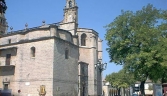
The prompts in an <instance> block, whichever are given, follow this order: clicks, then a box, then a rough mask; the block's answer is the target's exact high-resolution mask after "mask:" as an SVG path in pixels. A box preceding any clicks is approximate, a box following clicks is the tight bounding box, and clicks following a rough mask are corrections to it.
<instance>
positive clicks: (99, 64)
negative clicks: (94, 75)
mask: <svg viewBox="0 0 167 96" xmlns="http://www.w3.org/2000/svg"><path fill="white" fill-rule="evenodd" d="M96 68H97V69H99V72H100V75H101V84H100V87H101V95H102V94H103V92H102V85H103V84H102V83H103V82H102V72H103V71H104V70H106V68H107V63H103V62H102V59H99V60H98V61H97V64H95V69H96Z"/></svg>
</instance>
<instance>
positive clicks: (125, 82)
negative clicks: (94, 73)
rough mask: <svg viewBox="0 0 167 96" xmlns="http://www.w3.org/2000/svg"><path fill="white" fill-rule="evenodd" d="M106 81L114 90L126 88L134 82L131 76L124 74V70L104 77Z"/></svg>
mask: <svg viewBox="0 0 167 96" xmlns="http://www.w3.org/2000/svg"><path fill="white" fill-rule="evenodd" d="M105 79H106V81H108V82H109V83H110V84H111V85H112V86H113V87H116V88H118V89H119V88H127V87H129V86H130V85H131V84H133V83H134V82H135V80H134V77H133V74H130V73H126V72H125V70H123V69H122V70H120V71H119V72H114V73H111V74H109V75H107V76H106V78H105Z"/></svg>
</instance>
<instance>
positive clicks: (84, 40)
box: [81, 34, 86, 46]
mask: <svg viewBox="0 0 167 96" xmlns="http://www.w3.org/2000/svg"><path fill="white" fill-rule="evenodd" d="M81 46H86V34H82V35H81Z"/></svg>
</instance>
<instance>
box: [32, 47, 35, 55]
mask: <svg viewBox="0 0 167 96" xmlns="http://www.w3.org/2000/svg"><path fill="white" fill-rule="evenodd" d="M31 57H35V47H31Z"/></svg>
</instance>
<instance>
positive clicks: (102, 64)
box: [95, 59, 107, 73]
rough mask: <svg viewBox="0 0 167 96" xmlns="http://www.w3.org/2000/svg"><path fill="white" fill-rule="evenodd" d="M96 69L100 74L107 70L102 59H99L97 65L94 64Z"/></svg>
mask: <svg viewBox="0 0 167 96" xmlns="http://www.w3.org/2000/svg"><path fill="white" fill-rule="evenodd" d="M96 68H98V69H99V70H100V73H101V72H102V71H104V70H106V68H107V63H103V62H102V59H99V60H98V62H97V64H95V69H96Z"/></svg>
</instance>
